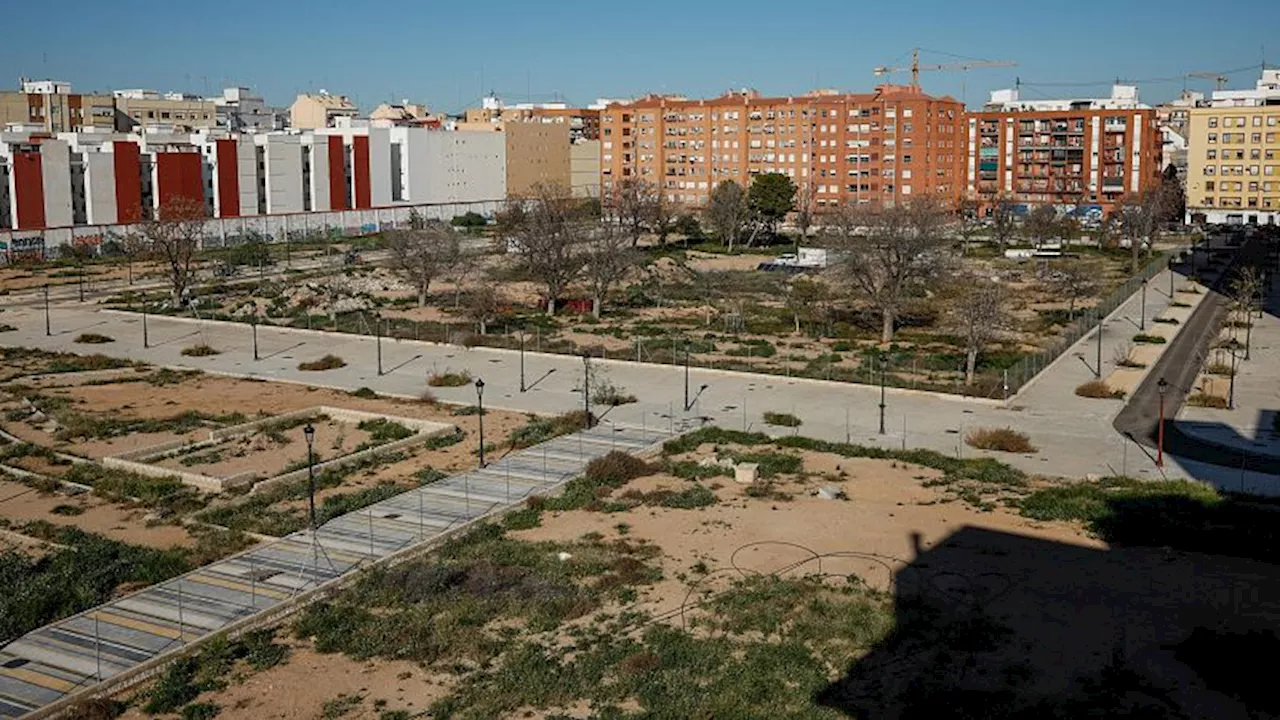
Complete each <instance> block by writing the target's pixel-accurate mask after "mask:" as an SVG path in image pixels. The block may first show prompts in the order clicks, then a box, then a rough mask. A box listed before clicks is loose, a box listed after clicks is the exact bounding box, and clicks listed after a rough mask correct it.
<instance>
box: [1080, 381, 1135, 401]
mask: <svg viewBox="0 0 1280 720" xmlns="http://www.w3.org/2000/svg"><path fill="white" fill-rule="evenodd" d="M1076 394H1077V395H1079V396H1080V397H1087V398H1100V399H1106V400H1120V399H1122V398H1124V391H1123V390H1116V389H1113V388H1112V387H1111V386H1110V385H1108V384H1107V383H1106V382H1105V381H1103V380H1090V381H1089V382H1087V383H1085V384H1083V385H1080V386H1079V387H1077V388H1076Z"/></svg>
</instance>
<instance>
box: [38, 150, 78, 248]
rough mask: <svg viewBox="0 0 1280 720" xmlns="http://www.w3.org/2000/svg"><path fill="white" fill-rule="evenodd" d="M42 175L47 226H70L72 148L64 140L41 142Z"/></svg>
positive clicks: (71, 222) (71, 215)
mask: <svg viewBox="0 0 1280 720" xmlns="http://www.w3.org/2000/svg"><path fill="white" fill-rule="evenodd" d="M40 177H41V180H42V181H43V182H44V224H45V227H68V226H70V225H72V224H73V223H74V216H73V214H72V210H71V150H70V148H69V147H67V143H65V142H63V141H62V140H45V141H44V142H42V143H40Z"/></svg>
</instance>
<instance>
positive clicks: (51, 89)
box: [0, 79, 115, 133]
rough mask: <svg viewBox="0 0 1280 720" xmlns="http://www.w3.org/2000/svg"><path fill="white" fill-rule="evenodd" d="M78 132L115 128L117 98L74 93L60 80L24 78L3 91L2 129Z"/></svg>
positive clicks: (0, 107)
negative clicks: (15, 87) (8, 89)
mask: <svg viewBox="0 0 1280 720" xmlns="http://www.w3.org/2000/svg"><path fill="white" fill-rule="evenodd" d="M6 128H8V129H11V130H17V131H22V130H26V131H37V132H39V131H43V132H48V133H56V132H78V131H82V130H112V129H114V128H115V99H114V98H112V97H111V96H110V95H85V94H78V93H73V92H71V84H70V83H66V82H62V81H59V80H27V79H23V80H22V81H21V85H20V88H19V89H18V90H17V91H3V92H0V130H3V129H6Z"/></svg>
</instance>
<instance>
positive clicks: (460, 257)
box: [444, 246, 481, 310]
mask: <svg viewBox="0 0 1280 720" xmlns="http://www.w3.org/2000/svg"><path fill="white" fill-rule="evenodd" d="M480 260H481V257H480V254H479V253H478V252H475V251H472V250H467V249H466V248H463V247H461V246H459V248H458V251H457V252H456V253H453V254H451V255H450V256H449V257H448V262H447V263H445V266H444V278H445V279H446V280H448V281H449V282H451V283H453V309H455V310H457V309H458V305H459V304H460V303H461V302H462V288H463V287H465V286H466V284H467V280H468V279H470V278H471V276H472V275H474V274H475V273H476V272H478V271H479V270H480V267H481V264H480Z"/></svg>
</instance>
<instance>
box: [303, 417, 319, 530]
mask: <svg viewBox="0 0 1280 720" xmlns="http://www.w3.org/2000/svg"><path fill="white" fill-rule="evenodd" d="M302 436H303V437H305V438H306V439H307V509H308V514H307V517H308V526H309V527H310V529H311V533H312V534H313V535H314V534H315V531H316V466H315V454H314V453H313V452H312V447H313V446H314V443H315V439H316V429H315V428H314V427H312V425H311V423H309V422H308V423H307V424H306V425H304V426H303V428H302Z"/></svg>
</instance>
